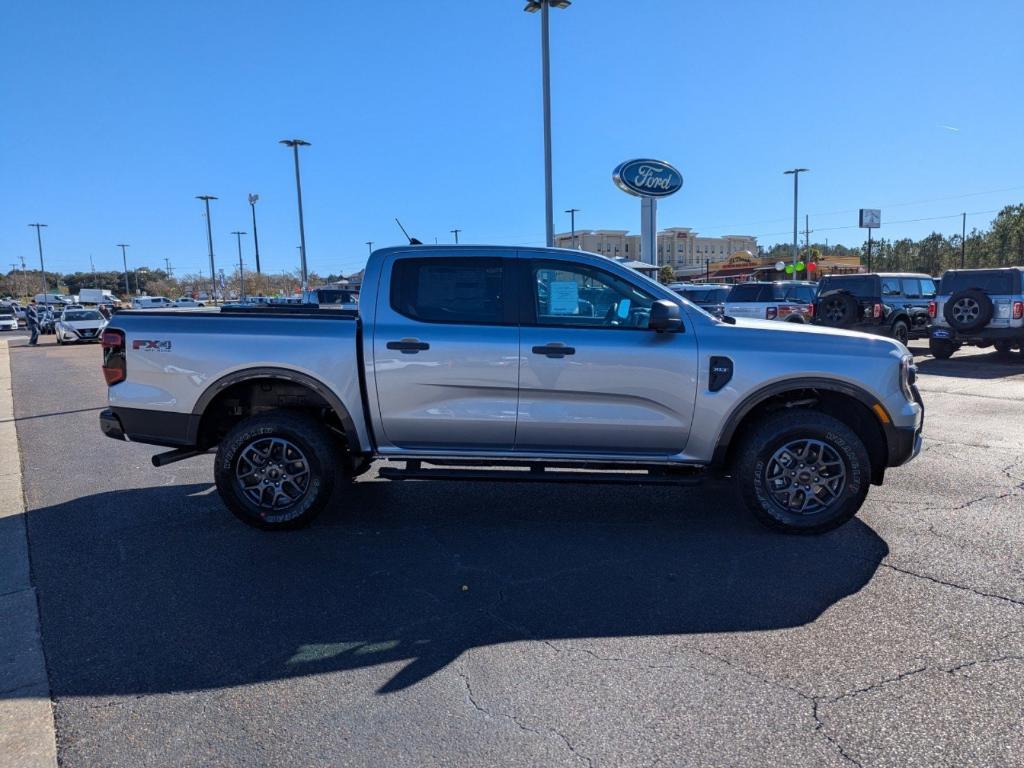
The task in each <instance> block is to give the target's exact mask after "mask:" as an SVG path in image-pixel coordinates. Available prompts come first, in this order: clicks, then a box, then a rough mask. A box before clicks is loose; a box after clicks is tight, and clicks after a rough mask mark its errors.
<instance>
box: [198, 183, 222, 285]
mask: <svg viewBox="0 0 1024 768" xmlns="http://www.w3.org/2000/svg"><path fill="white" fill-rule="evenodd" d="M216 199H217V198H216V197H214V196H213V195H196V200H202V201H203V202H204V203H206V244H207V245H208V246H209V249H210V290H211V291H212V292H211V293H210V301H212V302H213V303H215V304H216V303H217V270H215V269H214V267H213V228H212V227H211V226H210V201H211V200H216Z"/></svg>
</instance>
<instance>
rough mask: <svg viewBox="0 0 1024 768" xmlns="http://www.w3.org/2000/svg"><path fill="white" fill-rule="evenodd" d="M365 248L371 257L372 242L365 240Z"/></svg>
mask: <svg viewBox="0 0 1024 768" xmlns="http://www.w3.org/2000/svg"><path fill="white" fill-rule="evenodd" d="M366 248H367V250H369V252H370V255H371V256H372V255H373V240H367V241H366Z"/></svg>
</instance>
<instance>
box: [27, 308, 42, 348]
mask: <svg viewBox="0 0 1024 768" xmlns="http://www.w3.org/2000/svg"><path fill="white" fill-rule="evenodd" d="M25 324H26V325H27V326H28V332H29V334H31V335H30V337H29V340H28V345H29V346H30V347H34V346H36V344H37V343H38V342H39V307H38V305H37V304H36V300H35V299H32V301H30V302H29V305H28V306H27V307H25Z"/></svg>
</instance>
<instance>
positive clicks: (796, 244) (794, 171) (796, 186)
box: [783, 168, 810, 273]
mask: <svg viewBox="0 0 1024 768" xmlns="http://www.w3.org/2000/svg"><path fill="white" fill-rule="evenodd" d="M808 170H810V169H809V168H791V169H790V170H788V171H784V172H783V173H786V174H792V175H793V272H794V273H795V272H796V262H797V250H798V249H799V247H800V246H799V242H798V240H797V238H798V237H799V236H800V224H799V222H798V219H797V204H798V202H799V192H798V190H799V185H800V182H799V179H800V174H801V173H806V172H807V171H808Z"/></svg>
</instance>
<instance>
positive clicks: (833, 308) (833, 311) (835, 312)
mask: <svg viewBox="0 0 1024 768" xmlns="http://www.w3.org/2000/svg"><path fill="white" fill-rule="evenodd" d="M859 314H860V304H859V303H858V301H857V299H856V298H855V297H854V296H853V294H851V293H850V292H849V291H844V290H840V289H837V290H834V291H826V292H825V293H823V294H821V296H819V297H818V305H817V307H815V312H814V317H815V319H816V320H817V322H818V323H819V324H820V325H826V326H828V327H830V328H845V327H847V326H850V325H853V324H854V323H855V322H856V321H857V316H858V315H859Z"/></svg>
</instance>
